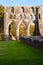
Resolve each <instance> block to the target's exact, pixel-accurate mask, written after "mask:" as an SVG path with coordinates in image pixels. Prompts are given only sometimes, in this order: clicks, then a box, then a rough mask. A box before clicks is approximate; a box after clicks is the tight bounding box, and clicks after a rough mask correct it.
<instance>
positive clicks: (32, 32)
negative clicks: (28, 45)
mask: <svg viewBox="0 0 43 65" xmlns="http://www.w3.org/2000/svg"><path fill="white" fill-rule="evenodd" d="M34 30H35V26H32V25H30V32H29V33H30V36H32V35H34Z"/></svg>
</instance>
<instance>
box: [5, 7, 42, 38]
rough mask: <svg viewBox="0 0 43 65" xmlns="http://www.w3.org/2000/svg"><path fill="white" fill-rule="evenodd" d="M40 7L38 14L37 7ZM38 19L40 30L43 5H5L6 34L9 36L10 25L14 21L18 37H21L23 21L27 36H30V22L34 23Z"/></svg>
mask: <svg viewBox="0 0 43 65" xmlns="http://www.w3.org/2000/svg"><path fill="white" fill-rule="evenodd" d="M37 8H38V10H37V11H38V14H36V9H37ZM36 18H37V19H38V22H39V30H40V25H41V22H42V8H41V6H30V7H28V6H13V7H5V13H4V36H5V37H6V38H7V37H8V36H9V25H10V24H11V23H12V22H13V23H14V25H15V26H16V38H17V39H19V26H20V24H21V23H22V22H23V23H24V24H25V26H26V31H27V36H29V27H30V24H31V25H32V23H33V24H34V21H35V20H36Z"/></svg>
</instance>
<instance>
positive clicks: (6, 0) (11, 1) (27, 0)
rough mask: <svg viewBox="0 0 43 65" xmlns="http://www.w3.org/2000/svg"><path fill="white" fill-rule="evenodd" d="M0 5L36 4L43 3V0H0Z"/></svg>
mask: <svg viewBox="0 0 43 65" xmlns="http://www.w3.org/2000/svg"><path fill="white" fill-rule="evenodd" d="M0 5H4V6H36V5H42V6H43V0H0Z"/></svg>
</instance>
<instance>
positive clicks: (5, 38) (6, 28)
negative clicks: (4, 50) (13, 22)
mask: <svg viewBox="0 0 43 65" xmlns="http://www.w3.org/2000/svg"><path fill="white" fill-rule="evenodd" d="M7 22H8V13H7V12H6V13H5V14H4V40H8V39H9V30H8V24H7Z"/></svg>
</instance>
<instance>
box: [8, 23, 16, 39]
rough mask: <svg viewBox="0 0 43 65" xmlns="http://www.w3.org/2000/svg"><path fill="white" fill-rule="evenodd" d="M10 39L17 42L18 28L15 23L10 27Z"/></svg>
mask: <svg viewBox="0 0 43 65" xmlns="http://www.w3.org/2000/svg"><path fill="white" fill-rule="evenodd" d="M9 38H10V39H11V40H16V26H15V25H14V23H13V22H12V23H11V24H10V25H9Z"/></svg>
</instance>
